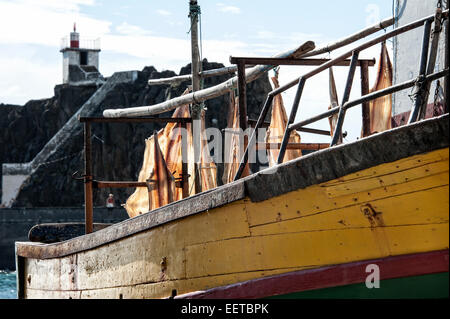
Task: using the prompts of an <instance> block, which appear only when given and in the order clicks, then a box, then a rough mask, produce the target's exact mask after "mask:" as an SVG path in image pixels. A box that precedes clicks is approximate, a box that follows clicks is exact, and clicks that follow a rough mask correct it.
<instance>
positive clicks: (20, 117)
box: [0, 60, 271, 207]
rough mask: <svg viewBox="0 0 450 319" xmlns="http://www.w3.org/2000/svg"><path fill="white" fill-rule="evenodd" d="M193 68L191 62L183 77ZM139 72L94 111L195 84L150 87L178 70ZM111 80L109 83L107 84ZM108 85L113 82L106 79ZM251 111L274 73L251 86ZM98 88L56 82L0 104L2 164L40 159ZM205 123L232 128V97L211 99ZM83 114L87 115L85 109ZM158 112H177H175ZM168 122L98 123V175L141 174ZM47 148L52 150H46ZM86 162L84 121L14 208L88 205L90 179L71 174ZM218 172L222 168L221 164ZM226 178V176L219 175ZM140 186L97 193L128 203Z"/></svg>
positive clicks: (127, 177)
mask: <svg viewBox="0 0 450 319" xmlns="http://www.w3.org/2000/svg"><path fill="white" fill-rule="evenodd" d="M222 66H223V65H222V64H218V63H210V62H208V61H206V60H204V61H203V69H204V70H208V69H215V68H219V67H222ZM188 73H190V65H187V66H186V67H184V68H182V69H181V71H180V75H183V74H188ZM133 74H136V78H135V79H134V78H133V81H130V82H120V83H117V84H115V85H114V87H113V89H111V90H109V91H108V92H107V94H106V95H105V96H104V97H102V99H101V102H100V103H98V105H95V110H94V112H93V113H92V114H90V116H102V112H103V110H104V109H108V108H122V107H133V106H142V105H152V104H156V103H160V102H163V101H164V100H167V99H168V98H172V97H175V96H179V95H180V94H181V93H182V92H183V91H184V90H185V89H186V87H187V85H188V84H189V82H184V83H182V84H179V85H172V86H169V85H158V86H148V85H147V80H148V79H151V78H163V77H171V76H175V75H177V74H176V73H175V72H172V71H163V72H158V71H157V70H156V69H155V68H153V67H145V68H144V69H143V70H142V71H140V72H137V71H136V73H133ZM229 77H230V75H224V76H220V77H215V78H208V79H205V82H204V86H205V87H210V86H213V85H216V84H218V83H220V82H223V81H225V80H226V79H228V78H229ZM107 83H108V82H107ZM104 85H106V84H104ZM247 89H248V91H247V92H248V116H249V118H256V117H257V116H258V114H259V109H260V108H261V107H262V104H263V102H264V99H265V97H266V95H267V93H268V92H269V91H270V90H271V86H270V84H269V81H268V78H267V76H264V77H262V78H260V79H259V80H257V81H255V82H252V83H250V84H249V85H248V88H247ZM96 91H97V88H96V87H92V86H91V87H89V86H77V87H76V86H68V85H64V86H63V85H61V86H56V87H55V96H54V97H53V98H50V99H45V100H39V101H30V102H29V103H27V104H26V105H24V106H8V105H1V106H0V128H1V131H0V142H1V143H0V147H1V151H0V156H1V157H0V163H21V162H27V161H30V160H32V159H33V158H34V156H35V155H36V154H37V153H38V152H40V151H41V150H42V149H43V147H44V146H45V144H46V143H48V141H49V140H50V139H51V138H52V137H53V136H54V135H55V133H56V132H58V131H59V129H60V128H61V127H62V126H63V125H64V124H65V123H66V122H67V121H68V119H69V118H70V117H71V116H72V115H73V114H75V112H77V110H78V109H79V108H80V107H82V106H83V104H85V103H89V101H90V100H89V99H90V98H91V99H92V96H93V95H95V94H94V93H95V92H96ZM206 107H207V112H206V127H217V128H219V129H223V128H225V127H226V118H227V113H228V96H222V97H219V98H216V99H213V100H210V101H207V102H206ZM82 116H83V114H82ZM159 116H161V117H165V116H171V112H168V113H166V114H160V115H159ZM162 126H163V125H161V124H157V123H155V124H128V123H120V124H117V123H114V124H111V123H108V124H93V125H92V148H93V150H92V151H93V163H94V165H93V174H94V178H95V179H98V180H113V181H121V180H122V181H132V180H137V177H138V174H139V170H140V168H141V164H142V158H143V151H144V145H145V144H144V140H145V138H147V137H148V136H150V135H151V134H152V133H153V131H154V130H158V129H159V128H161V127H162ZM44 149H45V148H44ZM76 171H78V172H80V173H81V174H82V173H83V171H84V168H83V131H82V126H81V124H79V127H77V129H76V130H73V131H71V136H70V138H69V139H67V140H64V141H63V142H61V143H60V145H58V147H57V148H56V151H55V152H54V153H52V155H51V156H49V157H48V160H47V161H46V162H45V163H42V164H40V165H39V166H38V168H37V169H36V170H35V171H34V173H33V174H32V175H31V176H30V177H29V178H28V180H27V181H26V182H25V183H24V185H23V187H22V189H21V191H20V193H19V195H18V197H17V199H16V201H15V202H14V204H13V206H14V207H45V206H53V207H64V206H81V205H82V204H83V202H84V193H83V182H82V181H78V180H75V179H73V178H72V174H73V173H74V172H76ZM218 173H219V174H221V169H220V165H219V172H218ZM218 180H220V178H219V179H218ZM133 191H134V189H111V190H110V189H102V190H96V191H95V192H94V204H95V205H98V206H101V205H104V202H105V200H106V197H107V194H108V193H113V194H114V195H115V198H116V200H117V201H118V203H124V202H125V200H126V199H127V198H128V196H129V195H130V194H131V193H132V192H133Z"/></svg>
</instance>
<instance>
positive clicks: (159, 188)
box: [125, 130, 176, 217]
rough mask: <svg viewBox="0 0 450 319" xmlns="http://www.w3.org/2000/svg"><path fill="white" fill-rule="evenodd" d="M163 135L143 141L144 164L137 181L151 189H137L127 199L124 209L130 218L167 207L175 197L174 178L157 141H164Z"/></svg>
mask: <svg viewBox="0 0 450 319" xmlns="http://www.w3.org/2000/svg"><path fill="white" fill-rule="evenodd" d="M163 133H164V130H160V131H159V132H158V133H156V132H155V133H154V134H153V135H152V136H151V137H150V138H148V139H146V140H145V152H144V162H143V164H142V169H141V171H140V173H139V179H138V181H139V182H148V183H150V185H151V187H152V189H151V191H150V192H149V190H148V188H146V187H138V188H136V191H135V192H134V193H133V194H132V195H131V196H130V197H129V198H128V200H127V201H126V204H125V209H126V210H127V213H128V215H129V216H130V217H136V216H138V215H141V214H144V213H147V212H148V211H150V210H153V209H156V208H158V207H161V206H164V205H167V204H169V203H171V202H172V201H173V200H174V198H175V196H176V188H175V178H174V176H173V175H172V173H171V171H170V170H169V168H168V167H167V164H166V161H165V160H164V156H163V151H162V150H161V147H160V145H159V139H161V140H163V141H164V140H165V138H164V135H163ZM149 198H150V203H149Z"/></svg>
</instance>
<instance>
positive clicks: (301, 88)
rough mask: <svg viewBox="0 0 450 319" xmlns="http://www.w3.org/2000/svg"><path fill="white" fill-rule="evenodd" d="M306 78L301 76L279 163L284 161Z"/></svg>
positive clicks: (279, 154)
mask: <svg viewBox="0 0 450 319" xmlns="http://www.w3.org/2000/svg"><path fill="white" fill-rule="evenodd" d="M305 82H306V78H305V77H304V76H301V77H300V78H299V81H298V87H297V93H296V94H295V98H294V103H293V104H292V109H291V114H290V115H289V122H288V123H287V125H286V129H285V130H284V136H283V141H282V142H281V147H280V153H278V159H277V164H281V163H283V159H284V154H285V153H286V145H287V144H288V142H289V137H290V136H291V129H290V128H289V125H291V124H292V123H294V120H295V116H296V115H297V110H298V106H299V104H300V98H301V97H302V93H303V88H304V87H305Z"/></svg>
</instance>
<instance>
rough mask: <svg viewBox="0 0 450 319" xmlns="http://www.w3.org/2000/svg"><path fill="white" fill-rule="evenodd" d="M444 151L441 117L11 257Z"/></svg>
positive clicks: (51, 254)
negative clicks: (411, 157)
mask: <svg viewBox="0 0 450 319" xmlns="http://www.w3.org/2000/svg"><path fill="white" fill-rule="evenodd" d="M448 146H449V114H448V113H447V114H444V115H441V116H439V117H434V118H430V119H426V120H423V121H420V122H416V123H412V124H408V125H404V126H401V127H397V128H393V129H390V130H387V131H384V132H380V133H377V134H373V135H371V136H368V137H365V138H361V139H359V140H356V141H353V142H351V143H347V144H341V145H338V146H334V147H331V148H328V149H323V150H319V151H317V152H314V153H311V154H307V155H304V156H302V157H300V158H297V159H294V160H291V161H289V162H286V163H282V164H279V165H276V166H274V167H272V168H268V169H265V170H262V171H260V172H257V173H255V174H253V175H250V176H248V177H245V178H242V179H240V180H238V181H235V182H232V183H229V184H226V185H223V186H219V187H216V188H214V189H211V190H208V191H206V192H202V193H200V194H196V195H193V196H191V197H188V198H185V199H182V200H180V201H176V202H173V203H170V204H168V205H166V206H163V207H160V208H158V209H156V210H154V211H152V212H149V213H146V214H143V215H140V216H137V217H134V218H131V219H127V220H124V221H122V222H119V223H117V224H114V225H112V226H109V227H107V228H104V229H102V230H99V231H96V232H93V233H90V234H86V235H82V236H79V237H75V238H72V239H69V240H66V241H63V242H58V243H52V244H43V243H36V242H16V243H15V248H16V255H17V256H18V257H25V258H34V259H51V258H59V257H64V256H68V255H72V254H75V253H80V252H82V251H87V250H91V249H94V248H97V247H100V246H103V245H106V244H109V243H112V242H114V241H118V240H121V239H124V238H126V237H129V236H132V235H134V234H137V233H140V232H143V231H147V230H149V229H152V228H155V227H158V226H161V225H163V224H166V223H169V222H173V221H176V220H179V219H182V218H186V217H189V216H193V215H196V214H199V213H202V212H206V211H209V210H210V209H213V208H217V207H220V206H223V205H227V204H229V203H232V202H235V201H238V200H241V199H244V198H249V199H250V200H251V201H252V202H259V201H264V200H267V199H269V198H272V197H277V196H280V195H282V194H285V193H288V192H291V191H295V190H297V189H303V188H306V187H308V186H312V185H316V184H320V183H324V182H327V181H330V180H334V179H337V178H339V177H343V176H345V175H349V174H352V173H355V172H357V171H361V170H364V169H367V168H370V167H373V166H377V165H380V164H384V163H389V162H394V161H397V160H400V159H403V158H407V157H410V156H414V155H419V154H423V153H427V152H431V151H434V150H438V149H443V148H446V147H448ZM380 150H383V152H380ZM368 155H369V156H368ZM369 157H370V158H369ZM275 169H276V173H270V170H275Z"/></svg>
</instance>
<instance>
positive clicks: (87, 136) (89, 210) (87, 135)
mask: <svg viewBox="0 0 450 319" xmlns="http://www.w3.org/2000/svg"><path fill="white" fill-rule="evenodd" d="M91 154H92V153H91V123H89V122H85V123H84V172H85V173H84V174H85V180H84V218H85V231H86V234H90V233H92V231H93V215H94V205H93V200H92V155H91Z"/></svg>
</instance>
